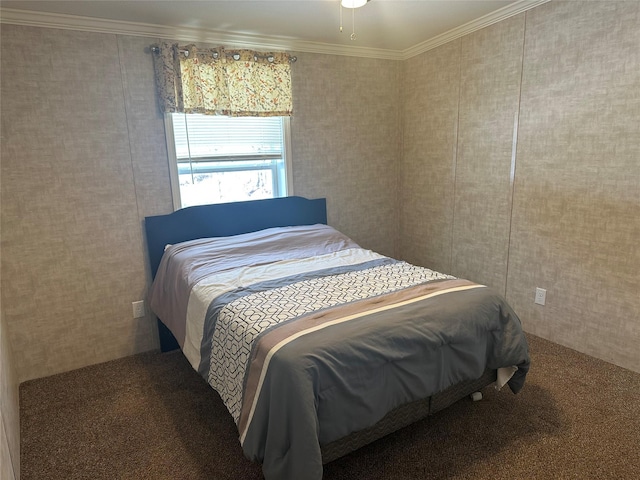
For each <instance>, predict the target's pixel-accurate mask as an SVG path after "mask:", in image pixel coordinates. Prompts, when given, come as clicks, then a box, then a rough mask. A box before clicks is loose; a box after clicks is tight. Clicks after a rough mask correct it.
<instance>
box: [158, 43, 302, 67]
mask: <svg viewBox="0 0 640 480" xmlns="http://www.w3.org/2000/svg"><path fill="white" fill-rule="evenodd" d="M151 51H152V52H153V53H155V54H158V53H160V47H158V46H157V45H152V46H151ZM178 51H179V52H180V53H183V54H184V56H185V57H188V56H189V50H183V49H180V50H178ZM225 55H226V56H227V57H231V58H233V59H234V60H240V54H239V53H233V52H225ZM211 56H212V57H213V58H214V59H217V58H218V56H219V54H218V52H213V53H212V54H211ZM253 59H254V60H258V59H264V60H266V61H268V62H269V63H272V62H273V60H274V57H273V55H258V54H254V55H253ZM296 60H298V57H293V56H289V62H291V63H294V62H295V61H296Z"/></svg>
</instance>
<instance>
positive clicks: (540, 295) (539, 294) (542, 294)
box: [533, 288, 547, 305]
mask: <svg viewBox="0 0 640 480" xmlns="http://www.w3.org/2000/svg"><path fill="white" fill-rule="evenodd" d="M546 301H547V291H546V290H545V289H544V288H536V298H535V299H534V301H533V302H534V303H537V304H538V305H544V304H545V302H546Z"/></svg>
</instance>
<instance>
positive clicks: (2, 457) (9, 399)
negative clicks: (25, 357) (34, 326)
mask: <svg viewBox="0 0 640 480" xmlns="http://www.w3.org/2000/svg"><path fill="white" fill-rule="evenodd" d="M14 365H15V363H14V359H13V352H12V350H11V345H10V344H9V338H8V336H7V327H6V325H5V322H4V318H3V317H2V315H1V314H0V479H2V480H14V479H18V478H20V409H19V404H18V378H17V376H16V374H15V369H14Z"/></svg>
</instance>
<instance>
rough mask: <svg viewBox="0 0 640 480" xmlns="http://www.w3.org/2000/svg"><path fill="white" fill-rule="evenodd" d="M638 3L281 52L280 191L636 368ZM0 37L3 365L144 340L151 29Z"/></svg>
mask: <svg viewBox="0 0 640 480" xmlns="http://www.w3.org/2000/svg"><path fill="white" fill-rule="evenodd" d="M639 8H640V6H639V4H638V3H637V2H619V3H616V2H589V4H584V3H583V4H580V5H577V4H575V3H574V2H552V3H550V4H546V5H543V6H541V7H538V8H536V9H534V10H532V11H529V12H527V13H526V14H521V15H519V16H517V17H514V18H511V19H508V20H506V21H503V22H500V23H499V24H496V25H493V26H491V27H488V28H485V29H483V30H480V31H478V32H475V33H473V34H471V35H468V36H465V37H463V38H460V39H457V40H455V41H453V42H450V43H448V44H446V45H443V46H441V47H439V48H436V49H434V50H431V51H429V52H426V53H424V54H421V55H419V56H417V57H414V58H411V59H409V60H407V61H405V62H396V61H388V60H376V59H364V58H351V57H341V56H332V55H320V54H308V53H304V54H298V58H299V60H298V63H296V64H295V65H294V68H293V75H294V110H295V115H294V117H293V121H292V132H293V157H294V159H293V177H294V190H295V193H296V194H299V195H305V196H309V197H320V196H322V197H327V200H328V205H329V221H330V223H331V224H333V225H335V226H337V227H338V228H340V229H342V230H343V231H345V232H346V233H347V234H349V235H351V236H352V237H353V238H354V239H355V240H356V241H358V242H360V243H361V244H362V245H363V246H364V247H367V248H372V249H374V250H377V251H380V252H382V253H385V254H390V255H402V256H403V257H404V258H407V259H408V260H410V261H413V262H416V263H420V264H424V265H429V266H431V267H433V268H436V269H438V270H442V271H447V272H452V273H454V274H456V275H460V276H466V277H469V278H472V279H474V280H477V281H480V282H484V283H487V284H489V285H492V286H494V287H496V288H497V289H498V290H500V291H502V292H506V293H507V297H508V300H509V301H510V302H511V303H512V304H513V305H514V307H515V309H516V311H518V312H519V313H520V315H521V317H522V319H523V322H524V324H525V328H526V329H527V330H528V331H530V332H533V333H536V334H538V335H541V336H544V337H546V338H550V339H551V340H555V341H558V342H560V343H563V344H566V345H568V346H571V347H573V348H576V349H578V350H582V351H585V352H587V353H590V354H593V355H595V356H598V357H600V358H604V359H606V360H609V361H612V362H614V363H618V364H620V365H623V366H626V367H628V368H631V369H634V370H637V371H640V354H639V353H638V351H637V348H636V345H637V343H638V339H639V337H640V333H639V331H640V327H639V323H638V318H639V317H640V312H639V308H640V306H639V302H638V300H637V299H638V293H639V283H638V282H639V280H638V275H637V273H636V272H637V271H638V270H639V267H640V258H639V253H638V248H637V247H636V242H635V239H636V238H638V236H639V234H640V226H639V223H638V222H639V215H638V214H637V212H638V206H639V199H638V195H639V193H638V192H639V190H640V189H639V183H638V182H639V179H640V173H639V170H638V169H639V162H638V158H640V156H639V155H638V154H639V148H640V147H639V141H638V138H640V134H639V133H640V132H638V125H639V124H640V123H639V122H638V121H637V120H638V118H639V101H638V92H639V91H640V88H639V87H640V84H639V75H640V73H639V72H640V65H639V60H638V52H637V49H636V48H635V47H636V45H637V44H638V43H639V38H638V35H639V33H638V29H637V28H635V27H636V26H637V20H638V16H639V13H638V9H639ZM525 32H526V33H525ZM1 35H2V39H1V40H2V41H1V47H2V58H1V61H2V72H3V75H2V100H3V105H2V165H1V169H2V170H1V196H2V197H1V200H2V209H1V213H2V272H1V273H2V316H3V318H4V320H5V322H6V324H7V325H6V329H7V331H8V333H9V336H10V339H11V344H12V346H13V352H14V365H15V366H16V369H17V377H18V379H19V380H27V379H30V378H35V377H40V376H45V375H49V374H52V373H57V372H61V371H65V370H69V369H73V368H77V367H81V366H84V365H88V364H92V363H96V362H101V361H105V360H109V359H112V358H117V357H122V356H125V355H129V354H132V353H136V352H140V351H144V350H149V349H153V348H156V347H157V340H156V331H155V325H154V322H153V321H152V318H151V317H150V316H147V317H146V318H144V319H142V320H132V319H131V302H132V301H134V300H138V299H140V298H142V297H143V296H144V294H145V292H146V289H147V286H148V275H149V274H148V269H147V266H146V262H147V260H146V252H145V250H144V238H143V233H142V219H143V217H144V216H146V215H152V214H158V213H164V212H168V211H170V210H171V197H170V188H169V180H168V167H167V157H166V148H165V144H164V130H163V122H162V116H161V115H160V113H159V112H158V109H157V107H156V103H155V96H154V92H153V77H152V68H151V67H152V65H151V61H152V60H151V57H150V54H149V53H148V52H147V51H145V49H146V47H147V46H148V45H149V44H151V43H153V41H152V40H151V39H145V38H139V37H128V36H120V35H111V34H98V33H85V32H75V31H63V30H55V29H41V28H32V27H22V26H12V25H3V28H2V32H1ZM7 72H10V74H8V73H7ZM516 115H519V117H516ZM514 119H515V120H516V122H515V125H516V126H517V133H518V137H517V151H516V152H515V156H514V151H513V150H512V148H513V145H514V131H515V130H514ZM398 232H400V234H399V233H398ZM536 286H540V287H543V288H547V290H548V294H547V306H545V307H539V306H534V305H533V292H534V288H535V287H536ZM6 421H7V420H6V419H5V422H6ZM5 427H6V425H5Z"/></svg>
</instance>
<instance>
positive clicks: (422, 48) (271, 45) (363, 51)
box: [0, 0, 550, 60]
mask: <svg viewBox="0 0 640 480" xmlns="http://www.w3.org/2000/svg"><path fill="white" fill-rule="evenodd" d="M548 1H550V0H520V1H518V2H516V3H513V4H511V5H509V6H507V7H504V8H501V9H500V10H497V11H495V12H493V13H490V14H488V15H485V16H483V17H481V18H479V19H477V20H474V21H471V22H469V23H466V24H464V25H462V26H460V27H457V28H454V29H452V30H449V31H448V32H445V33H443V34H441V35H438V36H436V37H434V38H432V39H429V40H426V41H424V42H421V43H419V44H417V45H415V46H413V47H411V48H408V49H407V50H404V51H399V50H385V49H377V48H367V47H358V46H342V45H334V44H328V43H320V42H307V41H301V40H295V39H291V38H286V37H274V36H259V35H249V34H237V33H230V32H223V31H219V30H207V29H197V28H186V27H172V26H164V25H154V24H147V23H137V22H126V21H116V20H106V19H101V18H93V17H83V16H77V15H64V14H59V13H47V12H36V11H31V10H19V9H10V8H2V7H0V23H6V24H12V25H24V26H31V27H41V28H59V29H64V30H78V31H85V32H95V33H108V34H116V35H131V36H137V37H149V38H153V39H168V40H173V41H181V42H202V43H214V44H215V43H217V44H223V45H227V46H233V47H240V48H255V49H262V50H289V51H295V52H306V53H320V54H328V55H345V56H352V57H365V58H378V59H385V60H406V59H409V58H411V57H414V56H416V55H419V54H421V53H424V52H426V51H428V50H431V49H433V48H436V47H439V46H440V45H443V44H445V43H447V42H450V41H452V40H455V39H457V38H460V37H462V36H464V35H467V34H469V33H472V32H475V31H476V30H479V29H481V28H484V27H487V26H489V25H492V24H494V23H496V22H499V21H501V20H504V19H506V18H509V17H512V16H514V15H518V14H519V13H522V12H524V11H526V10H529V9H531V8H534V7H536V6H538V5H541V4H543V3H547V2H548Z"/></svg>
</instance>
